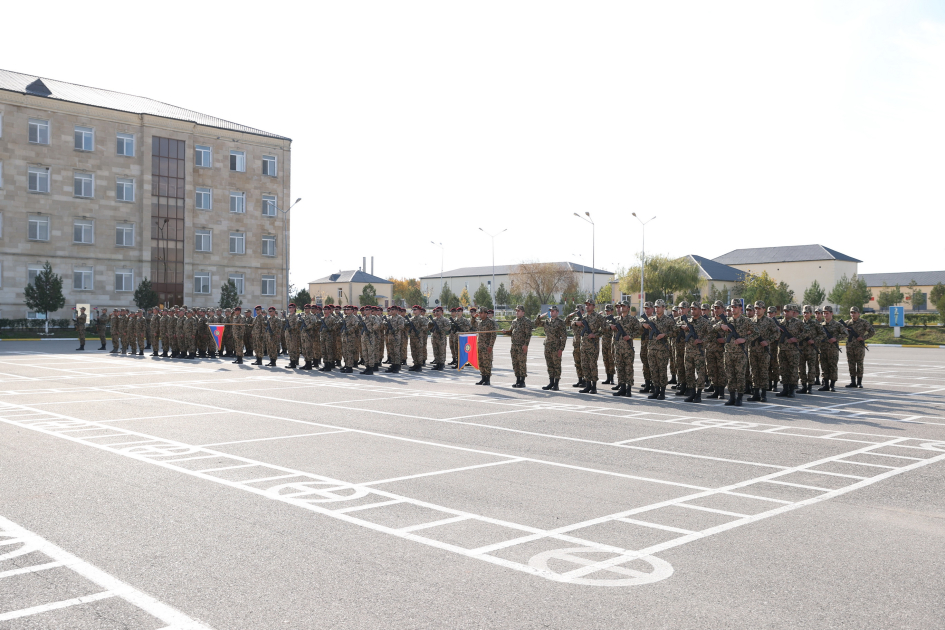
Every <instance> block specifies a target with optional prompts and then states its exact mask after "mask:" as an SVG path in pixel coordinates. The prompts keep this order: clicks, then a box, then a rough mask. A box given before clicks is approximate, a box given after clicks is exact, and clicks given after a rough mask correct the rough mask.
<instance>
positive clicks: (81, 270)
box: [72, 267, 92, 291]
mask: <svg viewBox="0 0 945 630" xmlns="http://www.w3.org/2000/svg"><path fill="white" fill-rule="evenodd" d="M72 288H73V289H75V290H76V291H91V290H92V268H91V267H75V268H73V270H72Z"/></svg>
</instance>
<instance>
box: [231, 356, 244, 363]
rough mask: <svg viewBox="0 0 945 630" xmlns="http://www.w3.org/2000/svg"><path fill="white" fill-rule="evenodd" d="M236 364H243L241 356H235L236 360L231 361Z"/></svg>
mask: <svg viewBox="0 0 945 630" xmlns="http://www.w3.org/2000/svg"><path fill="white" fill-rule="evenodd" d="M233 363H236V364H237V365H243V357H236V361H233Z"/></svg>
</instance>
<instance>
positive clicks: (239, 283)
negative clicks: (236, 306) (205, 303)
mask: <svg viewBox="0 0 945 630" xmlns="http://www.w3.org/2000/svg"><path fill="white" fill-rule="evenodd" d="M230 280H232V281H233V284H235V285H236V294H237V295H243V274H241V273H231V274H230Z"/></svg>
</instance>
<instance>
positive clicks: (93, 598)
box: [0, 591, 115, 621]
mask: <svg viewBox="0 0 945 630" xmlns="http://www.w3.org/2000/svg"><path fill="white" fill-rule="evenodd" d="M109 597H115V593H112V592H110V591H102V592H101V593H95V594H94V595H83V596H82V597H75V598H73V599H64V600H62V601H60V602H52V603H51V604H43V605H42V606H33V607H32V608H21V609H20V610H14V611H12V612H8V613H0V621H10V620H11V619H19V618H20V617H30V616H32V615H38V614H40V613H44V612H49V611H50V610H59V609H60V608H68V607H69V606H78V605H79V604H89V603H91V602H97V601H99V600H102V599H108V598H109Z"/></svg>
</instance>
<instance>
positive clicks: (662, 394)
mask: <svg viewBox="0 0 945 630" xmlns="http://www.w3.org/2000/svg"><path fill="white" fill-rule="evenodd" d="M655 306H656V316H655V317H651V318H650V323H646V322H645V321H644V322H643V323H642V326H643V327H644V328H645V329H646V330H647V331H650V330H653V331H654V332H655V333H656V334H655V336H654V337H653V339H651V340H650V342H649V347H648V348H647V351H648V352H647V354H648V359H649V362H650V376H651V378H652V379H653V391H652V392H651V393H650V395H649V396H647V398H648V399H650V400H666V386H667V385H668V384H669V381H667V380H666V368H667V366H668V365H669V354H670V347H669V337H670V336H671V335H675V334H676V320H675V319H673V317H672V315H669V314H667V313H666V302H664V301H663V300H656V302H655ZM648 317H649V316H648Z"/></svg>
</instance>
